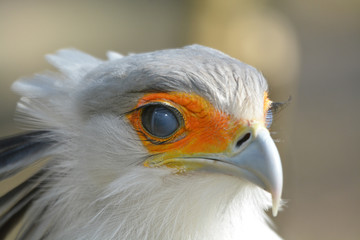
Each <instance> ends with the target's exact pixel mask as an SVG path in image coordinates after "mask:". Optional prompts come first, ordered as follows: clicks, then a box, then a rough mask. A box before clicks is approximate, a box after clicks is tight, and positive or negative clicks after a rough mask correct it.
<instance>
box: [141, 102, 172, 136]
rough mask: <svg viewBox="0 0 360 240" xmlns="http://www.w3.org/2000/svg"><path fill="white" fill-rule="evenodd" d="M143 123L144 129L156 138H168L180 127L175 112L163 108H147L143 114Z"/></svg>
mask: <svg viewBox="0 0 360 240" xmlns="http://www.w3.org/2000/svg"><path fill="white" fill-rule="evenodd" d="M141 121H142V124H143V126H144V128H145V129H146V130H147V131H148V132H149V133H150V134H152V135H154V136H156V137H168V136H170V135H171V134H172V133H174V132H175V131H176V130H177V129H178V127H179V122H178V120H177V118H176V116H175V114H174V112H173V111H172V110H171V109H169V108H167V107H163V106H149V107H146V108H145V109H144V110H143V112H142V115H141Z"/></svg>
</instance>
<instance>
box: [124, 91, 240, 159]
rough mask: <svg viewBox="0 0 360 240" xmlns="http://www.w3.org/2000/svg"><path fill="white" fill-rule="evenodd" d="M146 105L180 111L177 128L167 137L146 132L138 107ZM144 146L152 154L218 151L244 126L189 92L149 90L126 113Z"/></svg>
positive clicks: (140, 110) (222, 149) (221, 150)
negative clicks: (156, 105) (162, 106)
mask: <svg viewBox="0 0 360 240" xmlns="http://www.w3.org/2000/svg"><path fill="white" fill-rule="evenodd" d="M150 104H164V105H165V106H166V105H168V106H170V107H172V108H175V109H176V110H177V111H178V112H179V113H180V114H181V117H182V119H181V121H182V122H181V124H180V126H179V129H178V130H177V131H176V132H175V133H174V134H172V135H171V136H169V137H168V138H159V137H156V136H153V135H151V134H149V132H148V131H147V130H146V129H145V128H144V125H143V123H142V113H143V111H142V109H143V108H144V107H146V106H147V105H150ZM127 117H128V119H129V120H130V122H131V124H132V125H133V127H134V129H135V130H136V131H137V132H138V135H139V138H140V139H141V140H142V141H143V144H144V146H145V147H146V148H147V149H148V151H149V152H150V153H152V154H158V153H170V152H171V153H172V154H171V155H177V154H180V153H181V154H195V153H219V152H224V151H225V150H226V149H227V148H228V146H229V143H230V142H231V141H232V140H233V139H234V138H235V136H236V134H237V133H238V132H239V130H240V131H241V129H239V128H245V126H242V125H240V124H239V121H234V120H232V119H231V117H230V116H229V115H228V114H225V113H222V112H220V111H218V110H217V109H215V108H214V107H213V106H212V104H211V103H209V102H208V101H206V100H205V99H203V98H202V97H200V96H198V95H196V94H190V93H178V92H170V93H150V94H146V95H144V96H143V97H142V98H141V99H140V100H139V101H138V104H137V106H136V108H135V110H134V111H132V112H131V113H130V114H129V115H128V116H127Z"/></svg>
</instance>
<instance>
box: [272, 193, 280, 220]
mask: <svg viewBox="0 0 360 240" xmlns="http://www.w3.org/2000/svg"><path fill="white" fill-rule="evenodd" d="M279 206H280V194H273V195H272V215H273V216H274V217H276V216H277V215H278V212H279Z"/></svg>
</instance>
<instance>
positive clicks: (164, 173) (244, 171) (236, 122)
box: [13, 45, 282, 215]
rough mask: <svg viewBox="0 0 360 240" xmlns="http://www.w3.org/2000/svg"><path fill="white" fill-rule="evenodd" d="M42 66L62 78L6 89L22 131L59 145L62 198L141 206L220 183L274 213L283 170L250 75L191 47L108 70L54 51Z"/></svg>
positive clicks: (263, 92)
mask: <svg viewBox="0 0 360 240" xmlns="http://www.w3.org/2000/svg"><path fill="white" fill-rule="evenodd" d="M48 59H49V61H50V62H51V63H53V64H54V65H55V66H56V67H58V68H59V70H60V71H61V72H62V73H63V77H61V78H59V77H58V76H55V77H54V76H49V75H46V78H45V77H42V76H37V77H36V78H33V79H31V80H23V81H18V82H16V83H15V84H14V86H13V88H14V89H15V91H17V92H20V93H21V94H22V95H23V99H22V101H21V103H19V110H20V112H22V113H23V115H24V114H25V115H27V116H28V117H27V118H26V122H27V124H29V122H32V124H33V125H36V127H37V128H41V129H46V130H51V131H52V132H53V133H54V135H55V136H56V140H57V142H61V143H62V147H59V148H58V150H57V151H58V152H57V154H58V155H59V156H60V157H59V159H61V161H58V163H57V166H58V167H54V169H57V170H55V171H64V169H66V172H67V174H66V176H67V177H66V179H63V180H61V181H60V182H61V186H67V187H66V188H65V187H64V189H66V190H63V192H68V193H69V192H71V191H73V192H74V196H78V195H79V192H81V193H84V192H86V194H84V196H86V197H88V198H90V197H89V196H93V195H96V199H97V200H96V201H94V202H96V203H98V202H99V201H100V200H99V199H106V198H107V197H110V196H111V197H113V196H115V195H116V196H117V197H118V198H121V199H130V200H129V201H140V202H141V204H140V205H141V206H143V204H144V203H143V202H142V201H146V199H143V198H147V196H150V195H154V194H155V195H156V193H155V192H156V191H160V190H159V189H160V188H162V189H164V188H166V187H169V186H170V187H171V188H176V187H177V185H182V184H183V183H186V186H187V187H188V188H190V189H194V191H193V192H191V193H190V194H189V195H186V196H190V195H191V194H196V193H199V196H201V197H203V198H212V197H213V196H208V195H206V194H207V193H208V192H207V191H206V190H204V188H202V187H201V186H208V185H210V186H211V184H217V183H216V182H222V179H227V180H226V181H223V182H222V183H231V184H230V185H226V184H222V185H219V186H221V187H220V188H224V189H226V188H229V189H233V190H234V189H239V188H238V186H237V185H239V186H242V185H245V186H247V187H248V188H249V189H254V191H263V190H265V191H267V192H269V193H270V194H271V195H272V210H273V215H276V214H277V211H278V207H279V202H280V197H281V192H282V169H281V162H280V157H279V153H278V151H277V148H276V146H275V143H274V141H273V140H272V138H271V136H270V133H269V129H268V128H269V126H270V124H271V119H272V102H271V100H270V99H269V97H268V89H267V83H266V81H265V79H264V78H263V76H262V74H261V73H259V72H258V71H257V70H256V69H255V68H253V67H251V66H249V65H246V64H244V63H242V62H240V61H238V60H236V59H234V58H231V57H229V56H228V55H225V54H223V53H221V52H219V51H217V50H214V49H211V48H207V47H203V46H199V45H193V46H188V47H185V48H182V49H170V50H162V51H155V52H150V53H142V54H132V55H129V56H126V57H123V56H121V55H118V54H116V53H109V60H108V61H101V60H99V59H96V58H93V57H91V56H89V55H86V54H84V53H81V52H78V51H76V50H62V51H60V52H59V53H58V54H57V55H50V56H48ZM49 79H52V80H53V81H49ZM29 118H30V119H31V121H29ZM59 169H60V170H59ZM58 175H61V174H58ZM212 179H214V180H212ZM199 182H201V184H199ZM167 183H173V184H170V185H167ZM197 184H199V185H198V187H194V186H196V185H197ZM75 185H76V186H75ZM80 185H82V188H81V190H79V189H80V188H78V187H77V186H80ZM155 185H157V186H158V188H154V186H155ZM183 185H184V184H183ZM234 185H236V186H237V187H236V188H234ZM160 186H161V187H160ZM220 188H218V189H217V190H219V189H220ZM84 189H86V191H85V190H84ZM130 189H131V190H130ZM144 189H147V190H144ZM149 189H150V190H149ZM182 189H185V188H182ZM262 189H263V190H262ZM142 190H144V191H147V192H146V194H145V195H141V196H142V197H141V198H140V197H139V193H138V192H137V191H139V192H140V191H142ZM169 191H170V190H168V192H169ZM202 191H204V192H203V193H201V192H202ZM130 192H131V194H130ZM119 194H120V195H121V196H120V197H119ZM165 194H166V191H163V192H162V193H161V194H159V198H160V195H161V196H162V197H163V198H165V199H168V202H167V203H168V205H171V202H172V201H175V200H170V199H172V198H175V197H174V196H164V195H165ZM178 194H180V195H181V192H180V193H178ZM212 194H213V193H212ZM233 194H234V195H236V193H233ZM100 195H101V197H99V196H100ZM180 195H177V196H180ZM136 196H137V197H136ZM246 196H248V195H246ZM149 198H151V197H149ZM69 199H70V198H69ZM83 199H85V197H83ZM122 201H126V200H122ZM152 201H154V202H155V201H156V200H154V199H153V200H152ZM94 202H92V204H95V203H94ZM205 202H206V201H205ZM82 204H83V202H82ZM112 205H115V204H112ZM92 206H93V205H92ZM163 207H164V208H167V207H166V206H163ZM261 207H263V206H261ZM149 211H150V210H149Z"/></svg>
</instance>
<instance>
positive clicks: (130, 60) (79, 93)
mask: <svg viewBox="0 0 360 240" xmlns="http://www.w3.org/2000/svg"><path fill="white" fill-rule="evenodd" d="M108 56H109V60H107V61H103V60H100V59H97V58H94V57H92V56H89V55H87V54H84V53H82V52H79V51H77V50H61V51H59V52H58V53H57V55H50V56H48V57H47V59H48V60H49V61H50V62H51V63H52V64H53V65H54V66H56V67H57V68H58V69H59V70H60V72H61V75H59V74H54V73H45V74H41V75H36V76H34V77H33V78H30V79H22V80H20V81H17V82H16V83H15V84H14V86H13V89H14V90H15V91H16V92H18V93H19V94H21V95H22V99H21V101H20V102H19V104H18V112H19V115H18V119H19V121H20V122H21V123H22V125H23V126H25V127H26V128H28V129H31V130H37V131H40V132H35V133H31V134H30V135H28V136H29V137H30V138H26V137H25V138H24V137H23V136H19V137H17V138H18V140H21V141H20V143H19V141H14V143H13V144H11V141H10V144H8V142H9V140H3V141H2V142H0V147H1V146H3V150H1V151H2V152H1V153H0V156H1V157H2V158H4V159H1V160H0V166H1V168H0V179H6V178H8V177H9V176H10V175H9V174H10V173H12V172H14V171H15V172H16V173H19V172H21V170H23V169H26V168H27V167H28V166H30V165H31V164H34V163H36V162H37V161H43V164H45V167H42V168H40V169H39V170H37V171H35V172H34V177H31V176H29V180H28V181H26V182H25V183H22V184H21V183H20V184H19V185H18V186H17V187H15V188H14V189H12V190H11V191H10V192H8V193H6V194H4V195H3V196H1V198H0V203H1V205H2V206H5V205H6V203H8V202H12V203H14V204H10V205H11V207H7V209H6V210H2V211H0V220H1V221H0V229H1V228H2V229H1V230H3V229H4V227H5V226H8V225H5V224H7V222H8V220H9V219H11V218H13V217H16V213H17V212H20V211H21V209H25V207H27V208H26V212H24V215H23V216H22V217H24V219H25V223H24V225H23V227H22V228H21V230H20V233H19V235H18V237H19V238H20V239H119V238H120V239H189V240H190V239H219V236H222V237H223V239H234V238H235V237H244V238H245V237H247V238H250V239H257V237H260V236H261V237H266V238H267V239H279V238H278V236H277V235H276V234H275V233H274V232H273V231H272V230H271V229H270V228H269V227H268V226H267V223H266V221H267V218H266V216H265V215H264V213H263V210H264V209H267V208H268V207H269V206H270V204H271V198H270V195H269V194H268V193H266V192H265V191H264V190H262V189H260V188H259V187H256V186H255V185H253V184H250V183H248V182H247V181H246V180H244V179H239V178H234V177H231V176H227V175H221V174H220V175H217V174H205V175H204V174H203V173H199V174H193V173H188V174H187V175H178V174H174V173H173V171H171V169H164V168H158V169H154V168H145V167H144V166H142V162H143V161H144V160H145V159H148V158H149V157H150V156H151V154H150V153H149V152H147V150H146V149H145V148H144V146H143V145H142V142H141V141H140V140H139V138H138V135H137V134H136V131H135V130H134V129H133V128H132V126H131V125H130V124H129V121H128V119H127V118H126V114H127V113H129V112H130V111H132V110H133V109H134V107H135V106H136V104H137V101H138V99H139V98H141V97H142V96H143V95H144V94H148V93H152V92H185V93H191V94H197V95H200V96H202V97H203V98H204V99H206V100H207V101H209V102H210V103H211V104H212V105H213V106H214V107H215V109H217V111H219V112H222V113H224V114H228V115H229V116H231V117H233V118H234V119H249V120H250V119H260V118H263V117H264V92H266V91H267V83H266V81H265V79H264V78H263V76H262V75H261V73H259V72H258V71H257V70H256V69H254V68H253V67H250V66H248V65H246V64H244V63H242V62H240V61H238V60H236V59H233V58H231V57H229V56H227V55H225V54H223V53H221V52H219V51H217V50H214V49H210V48H207V47H203V46H199V45H193V46H188V47H185V48H182V49H170V50H162V51H156V52H151V53H143V54H133V55H129V56H126V57H123V56H121V55H119V54H117V53H113V52H111V53H109V54H108ZM33 136H34V137H36V138H35V139H33V138H32V137H33ZM15 139H16V138H15ZM24 139H25V140H24ZM6 141H8V142H6ZM251 141H252V139H251ZM17 147H18V148H19V151H17V153H16V155H14V157H13V158H8V156H9V154H10V152H11V151H12V149H16V148H17ZM27 148H29V149H31V151H33V150H35V151H36V153H37V155H34V152H26V149H27ZM18 156H20V158H21V159H17V157H18ZM44 158H45V159H46V160H44ZM9 159H10V160H9ZM26 159H31V160H29V161H27V160H26ZM19 164H20V165H19ZM8 166H10V167H8ZM13 166H14V167H13ZM15 166H17V167H15ZM19 166H20V167H19ZM280 167H281V166H280ZM280 171H281V169H280ZM29 183H30V185H29ZM210 183H211V184H210ZM209 184H210V185H209ZM35 190H36V191H35ZM280 194H281V189H280ZM22 199H25V201H26V199H28V200H29V201H28V202H26V203H25V204H23V205H21V204H18V206H22V207H24V208H21V207H19V208H16V203H21V201H23V200H22ZM30 202H32V203H31V205H29V204H28V203H30ZM0 209H2V208H0ZM9 209H10V210H9ZM186 211H188V213H187V212H186ZM236 211H239V214H236ZM234 212H235V214H234ZM240 212H242V213H240ZM245 217H246V218H247V220H246V219H243V218H245ZM14 219H15V218H14ZM234 224H239V226H234ZM254 230H258V231H254ZM252 231H253V235H249V234H250V233H251V232H252Z"/></svg>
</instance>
